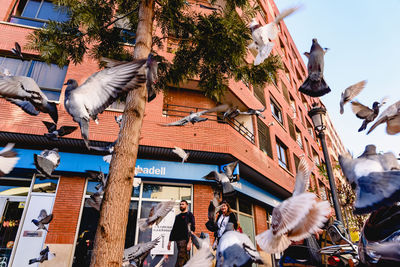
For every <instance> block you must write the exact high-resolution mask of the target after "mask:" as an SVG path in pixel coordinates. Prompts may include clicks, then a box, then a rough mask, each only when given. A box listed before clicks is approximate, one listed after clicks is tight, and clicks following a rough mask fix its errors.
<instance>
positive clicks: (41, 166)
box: [33, 154, 55, 176]
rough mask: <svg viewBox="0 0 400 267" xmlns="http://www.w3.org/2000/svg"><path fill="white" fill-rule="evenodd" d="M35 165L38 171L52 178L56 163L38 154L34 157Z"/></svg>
mask: <svg viewBox="0 0 400 267" xmlns="http://www.w3.org/2000/svg"><path fill="white" fill-rule="evenodd" d="M33 159H34V163H35V166H36V169H37V170H38V171H39V172H40V173H41V174H44V175H46V176H51V173H52V172H53V170H54V168H55V166H54V163H53V162H52V161H50V160H48V159H46V158H44V157H42V156H39V155H37V154H34V155H33Z"/></svg>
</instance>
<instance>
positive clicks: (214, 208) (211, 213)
mask: <svg viewBox="0 0 400 267" xmlns="http://www.w3.org/2000/svg"><path fill="white" fill-rule="evenodd" d="M219 207H220V206H218V201H217V199H216V197H215V196H214V199H212V200H210V204H209V205H208V216H207V217H208V221H207V222H206V228H207V229H208V230H209V231H210V232H216V231H217V230H218V225H217V223H216V222H215V214H216V213H217V212H218V211H219Z"/></svg>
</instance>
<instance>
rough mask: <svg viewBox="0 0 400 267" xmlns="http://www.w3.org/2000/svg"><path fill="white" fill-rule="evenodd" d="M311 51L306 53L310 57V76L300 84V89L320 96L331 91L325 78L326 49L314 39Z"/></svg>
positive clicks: (307, 93) (308, 67)
mask: <svg viewBox="0 0 400 267" xmlns="http://www.w3.org/2000/svg"><path fill="white" fill-rule="evenodd" d="M312 42H313V44H312V46H311V50H310V53H307V52H306V53H304V55H306V57H307V58H308V64H307V69H308V77H307V79H306V80H305V81H304V83H303V84H302V85H301V86H300V88H299V91H300V92H302V93H303V94H306V95H309V96H311V97H320V96H323V95H325V94H327V93H329V92H330V91H331V89H330V88H329V86H328V85H327V84H326V82H325V80H324V55H325V53H326V50H324V49H323V48H322V47H321V46H320V45H319V43H318V41H317V39H315V38H314V39H313V40H312Z"/></svg>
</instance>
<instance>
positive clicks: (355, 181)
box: [339, 146, 400, 214]
mask: <svg viewBox="0 0 400 267" xmlns="http://www.w3.org/2000/svg"><path fill="white" fill-rule="evenodd" d="M367 150H370V148H368V146H367V147H366V151H367ZM339 164H340V167H341V168H342V171H343V174H344V175H345V177H346V178H347V180H348V181H349V183H350V184H351V186H352V187H353V188H355V191H356V201H355V204H354V210H353V213H354V214H364V213H369V212H371V211H374V210H376V209H378V208H380V207H382V206H388V205H391V204H393V203H395V202H397V201H400V166H399V164H398V163H397V162H396V157H395V155H394V154H392V153H390V152H389V153H384V154H375V155H373V154H371V153H369V154H367V153H365V152H364V153H363V154H362V155H361V156H360V157H358V158H355V159H353V158H351V156H350V155H346V154H344V155H339Z"/></svg>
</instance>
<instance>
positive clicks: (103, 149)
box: [89, 140, 117, 154]
mask: <svg viewBox="0 0 400 267" xmlns="http://www.w3.org/2000/svg"><path fill="white" fill-rule="evenodd" d="M116 144H117V140H115V141H114V142H112V143H110V144H108V145H107V146H89V148H90V150H96V151H100V152H107V153H109V154H111V153H113V152H114V146H115V145H116Z"/></svg>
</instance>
